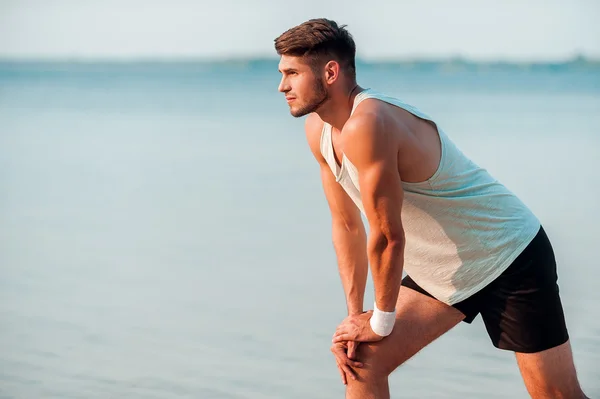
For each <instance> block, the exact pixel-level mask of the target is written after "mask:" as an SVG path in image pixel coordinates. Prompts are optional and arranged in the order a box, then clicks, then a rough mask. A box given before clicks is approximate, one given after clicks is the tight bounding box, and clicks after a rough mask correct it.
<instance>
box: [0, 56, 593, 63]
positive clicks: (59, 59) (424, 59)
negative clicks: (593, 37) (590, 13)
mask: <svg viewBox="0 0 600 399" xmlns="http://www.w3.org/2000/svg"><path fill="white" fill-rule="evenodd" d="M277 60H279V56H276V55H275V56H273V55H261V54H256V55H230V56H131V57H119V56H109V57H106V56H100V57H92V56H65V55H61V56H39V55H37V56H6V55H0V62H2V63H14V62H32V63H43V62H48V63H65V62H68V63H109V64H112V63H115V64H122V63H140V64H142V63H213V64H219V63H236V62H237V63H239V62H276V61H277ZM356 62H357V63H362V64H406V63H468V64H510V65H531V64H569V63H573V62H583V63H591V64H600V56H589V55H586V54H582V53H577V54H571V55H570V56H567V57H560V58H541V57H539V58H531V59H512V58H507V57H498V58H489V59H488V58H486V59H480V58H475V57H469V56H464V55H443V56H418V55H415V56H396V57H392V56H388V57H383V56H382V57H361V56H357V57H356Z"/></svg>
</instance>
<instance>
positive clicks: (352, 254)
mask: <svg viewBox="0 0 600 399" xmlns="http://www.w3.org/2000/svg"><path fill="white" fill-rule="evenodd" d="M332 233H333V246H334V248H335V252H336V256H337V261H338V269H339V273H340V278H341V281H342V287H343V289H344V293H345V295H346V305H347V308H348V314H349V315H351V314H358V313H362V312H363V302H364V296H365V286H366V284H367V274H368V268H369V264H368V258H367V237H366V233H365V229H364V226H362V225H360V226H356V227H354V228H349V227H347V226H346V225H344V224H342V223H336V222H335V221H334V222H333V226H332Z"/></svg>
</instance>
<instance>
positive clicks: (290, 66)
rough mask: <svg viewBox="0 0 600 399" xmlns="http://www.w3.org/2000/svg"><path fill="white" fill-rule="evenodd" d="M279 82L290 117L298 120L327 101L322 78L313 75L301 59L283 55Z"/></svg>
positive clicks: (308, 66)
mask: <svg viewBox="0 0 600 399" xmlns="http://www.w3.org/2000/svg"><path fill="white" fill-rule="evenodd" d="M279 72H281V82H280V83H279V88H278V90H279V91H280V92H282V93H284V94H285V98H286V101H287V103H288V105H289V107H290V113H291V114H292V116H294V117H296V118H299V117H302V116H304V115H308V114H310V113H311V112H315V111H317V110H318V109H319V107H320V106H321V105H323V104H324V103H325V102H326V101H327V100H328V99H329V93H328V91H327V87H326V86H325V83H324V82H323V77H322V76H319V75H317V74H315V72H314V71H313V69H312V68H311V66H310V65H309V64H308V63H307V62H306V61H305V60H304V59H303V58H302V57H293V56H287V55H283V56H281V60H280V61H279Z"/></svg>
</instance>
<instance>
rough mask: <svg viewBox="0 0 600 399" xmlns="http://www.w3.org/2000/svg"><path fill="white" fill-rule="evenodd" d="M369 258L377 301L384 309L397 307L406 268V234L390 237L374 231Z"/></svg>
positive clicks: (369, 247)
mask: <svg viewBox="0 0 600 399" xmlns="http://www.w3.org/2000/svg"><path fill="white" fill-rule="evenodd" d="M368 259H369V263H370V264H371V275H372V277H373V286H374V289H375V303H376V304H377V308H378V309H379V310H382V311H386V312H391V311H393V310H394V309H395V308H396V301H397V299H398V293H399V292H400V285H401V284H402V270H403V268H404V236H403V235H402V236H399V237H394V238H393V239H392V238H389V237H385V236H383V235H382V234H378V233H374V234H373V235H372V236H371V238H370V240H369V243H368Z"/></svg>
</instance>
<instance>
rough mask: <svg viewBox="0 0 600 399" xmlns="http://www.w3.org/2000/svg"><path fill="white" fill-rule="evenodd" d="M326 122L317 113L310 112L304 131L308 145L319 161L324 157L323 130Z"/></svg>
mask: <svg viewBox="0 0 600 399" xmlns="http://www.w3.org/2000/svg"><path fill="white" fill-rule="evenodd" d="M324 124H325V123H324V122H323V121H322V120H321V118H320V117H319V115H318V114H316V113H312V114H309V115H308V116H307V117H306V121H305V122H304V131H305V133H306V140H307V141H308V146H309V147H310V150H311V151H312V153H313V155H314V156H315V158H317V160H318V161H321V160H322V158H323V156H322V155H321V132H322V131H323V125H324Z"/></svg>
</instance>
